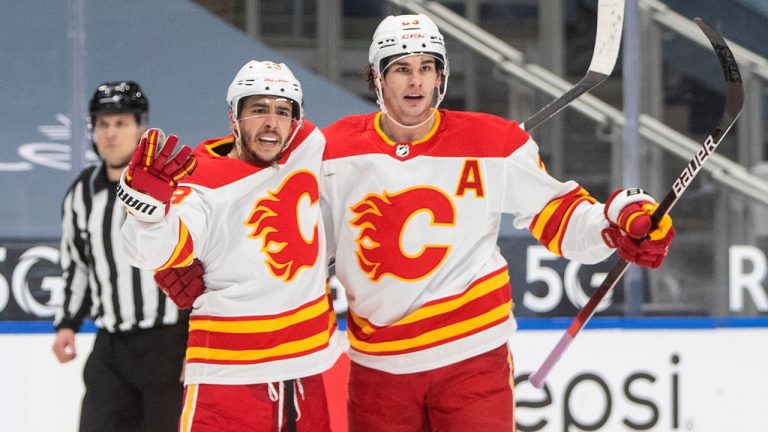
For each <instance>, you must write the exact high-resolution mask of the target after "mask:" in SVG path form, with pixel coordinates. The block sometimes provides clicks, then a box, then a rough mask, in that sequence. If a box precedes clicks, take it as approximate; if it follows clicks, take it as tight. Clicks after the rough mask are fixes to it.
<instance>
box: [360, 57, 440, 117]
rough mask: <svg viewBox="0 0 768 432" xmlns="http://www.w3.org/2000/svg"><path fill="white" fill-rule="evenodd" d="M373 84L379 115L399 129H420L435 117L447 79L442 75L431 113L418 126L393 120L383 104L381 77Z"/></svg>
mask: <svg viewBox="0 0 768 432" xmlns="http://www.w3.org/2000/svg"><path fill="white" fill-rule="evenodd" d="M390 64H391V63H390ZM387 67H389V66H387ZM384 70H386V68H384ZM381 73H382V74H383V73H384V71H382V72H381ZM374 82H375V83H376V103H377V104H378V105H379V109H380V110H381V113H382V114H384V115H385V116H387V117H388V118H389V119H390V120H392V122H393V123H394V124H396V125H398V126H400V127H401V128H405V129H416V128H418V127H421V126H423V125H425V124H426V123H427V122H429V121H430V120H432V118H433V117H434V116H435V112H436V111H437V109H438V108H439V107H440V103H442V102H443V98H445V93H446V91H447V90H448V77H447V76H446V75H443V83H442V84H443V85H442V89H438V90H437V100H436V101H435V106H434V108H433V107H430V110H431V113H430V115H429V117H427V118H426V120H424V121H423V122H421V123H419V124H415V125H404V124H402V123H400V122H399V121H397V120H395V118H394V117H392V116H391V115H390V114H389V111H387V106H386V104H385V103H384V97H383V94H384V93H383V92H382V90H381V75H378V76H377V77H376V79H375V80H374Z"/></svg>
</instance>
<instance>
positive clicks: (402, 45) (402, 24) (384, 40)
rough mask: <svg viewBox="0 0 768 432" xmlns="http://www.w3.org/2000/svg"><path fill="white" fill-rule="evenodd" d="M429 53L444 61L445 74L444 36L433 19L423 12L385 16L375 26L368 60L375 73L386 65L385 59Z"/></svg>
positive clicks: (446, 74)
mask: <svg viewBox="0 0 768 432" xmlns="http://www.w3.org/2000/svg"><path fill="white" fill-rule="evenodd" d="M411 55H431V56H433V57H435V58H437V59H438V60H440V62H441V63H442V64H443V75H444V76H446V77H447V76H448V56H447V55H446V51H445V41H444V39H443V35H442V34H440V31H439V30H438V29H437V26H436V25H435V23H434V22H432V20H431V19H430V18H429V17H428V16H426V15H423V14H418V15H398V16H392V15H390V16H388V17H386V18H384V20H383V21H382V22H381V23H380V24H379V26H378V27H376V31H375V32H374V33H373V41H372V42H371V48H370V49H369V50H368V63H370V64H371V68H373V71H374V73H375V74H376V75H381V74H382V72H383V71H384V70H385V69H386V68H387V66H388V65H385V64H382V62H383V61H384V59H386V58H389V57H392V56H397V57H406V56H411Z"/></svg>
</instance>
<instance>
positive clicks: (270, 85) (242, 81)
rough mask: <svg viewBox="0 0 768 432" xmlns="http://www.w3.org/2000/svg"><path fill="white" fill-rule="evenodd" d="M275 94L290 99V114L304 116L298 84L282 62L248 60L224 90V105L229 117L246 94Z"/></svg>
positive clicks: (300, 118) (236, 111) (298, 119)
mask: <svg viewBox="0 0 768 432" xmlns="http://www.w3.org/2000/svg"><path fill="white" fill-rule="evenodd" d="M256 95H258V96H276V97H284V98H286V99H290V100H291V101H292V102H293V105H294V112H293V116H294V118H295V119H296V120H297V121H298V122H301V121H302V120H303V119H304V100H303V94H302V92H301V84H300V83H299V80H297V79H296V77H294V76H293V73H292V72H291V70H290V69H289V68H288V66H286V65H285V63H273V62H269V61H256V60H251V61H249V62H248V63H246V64H245V66H243V67H242V68H241V69H240V71H238V72H237V75H235V79H234V80H232V84H230V85H229V89H228V90H227V104H228V105H229V110H230V112H232V116H233V117H234V118H237V116H238V115H239V114H240V112H239V110H240V101H241V100H242V99H243V98H246V97H248V96H256Z"/></svg>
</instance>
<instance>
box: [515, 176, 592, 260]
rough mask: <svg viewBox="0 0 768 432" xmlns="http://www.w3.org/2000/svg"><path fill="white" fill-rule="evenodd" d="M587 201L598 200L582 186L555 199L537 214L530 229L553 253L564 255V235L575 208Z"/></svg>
mask: <svg viewBox="0 0 768 432" xmlns="http://www.w3.org/2000/svg"><path fill="white" fill-rule="evenodd" d="M585 201H586V202H589V203H594V202H596V200H595V199H594V198H592V197H591V196H590V195H589V192H587V191H586V190H585V189H584V188H582V187H578V188H577V189H575V190H573V191H571V192H568V193H567V194H565V195H563V196H560V197H558V198H556V199H553V200H552V201H550V202H549V203H548V204H547V205H546V206H544V209H543V210H542V211H541V212H539V214H538V215H536V217H535V218H534V219H533V221H532V222H531V225H530V226H529V227H528V229H529V230H530V231H531V234H533V236H534V237H535V238H536V239H537V240H538V241H539V242H540V243H541V244H543V245H544V246H546V248H547V249H549V250H550V251H551V252H552V253H554V254H555V255H558V256H562V252H561V248H562V244H563V236H564V235H565V231H566V229H567V228H568V222H569V221H570V219H571V215H572V214H573V210H574V209H575V208H576V207H578V205H579V204H581V203H582V202H585Z"/></svg>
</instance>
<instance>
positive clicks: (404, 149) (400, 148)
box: [395, 144, 411, 158]
mask: <svg viewBox="0 0 768 432" xmlns="http://www.w3.org/2000/svg"><path fill="white" fill-rule="evenodd" d="M410 152H411V146H410V144H398V145H397V147H396V148H395V154H396V155H398V156H399V157H401V158H402V157H406V156H408V153H410Z"/></svg>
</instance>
